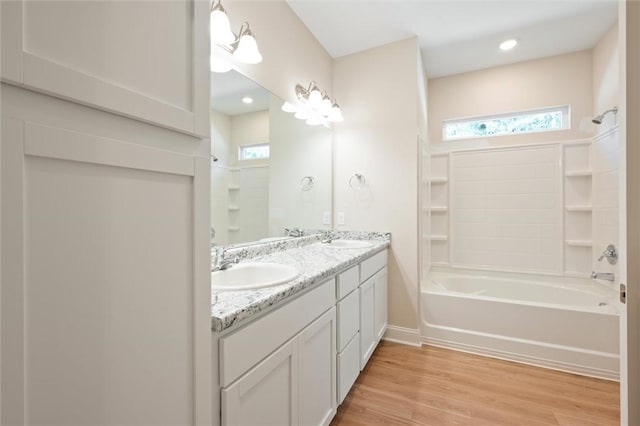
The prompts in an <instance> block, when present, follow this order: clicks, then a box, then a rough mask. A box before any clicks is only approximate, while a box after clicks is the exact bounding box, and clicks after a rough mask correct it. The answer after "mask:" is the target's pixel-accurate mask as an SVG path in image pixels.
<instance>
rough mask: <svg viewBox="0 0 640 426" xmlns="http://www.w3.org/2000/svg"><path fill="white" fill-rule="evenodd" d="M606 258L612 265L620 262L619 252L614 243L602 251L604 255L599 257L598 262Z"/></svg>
mask: <svg viewBox="0 0 640 426" xmlns="http://www.w3.org/2000/svg"><path fill="white" fill-rule="evenodd" d="M604 258H606V259H607V262H609V263H610V264H611V265H615V264H616V263H618V252H617V251H616V246H614V245H613V244H609V245H608V246H607V248H606V250H605V251H603V252H602V255H600V257H599V258H598V262H602V259H604Z"/></svg>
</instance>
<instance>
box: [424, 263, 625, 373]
mask: <svg viewBox="0 0 640 426" xmlns="http://www.w3.org/2000/svg"><path fill="white" fill-rule="evenodd" d="M565 281H566V282H565ZM565 281H560V279H557V280H556V281H555V282H552V281H550V280H549V279H548V278H539V279H534V278H526V276H517V275H514V274H502V275H500V274H493V275H488V274H487V273H483V272H474V273H468V274H467V273H465V274H460V273H452V272H448V271H435V272H430V273H429V275H428V276H427V280H426V282H425V283H423V287H422V300H421V311H422V330H421V332H422V337H423V339H424V341H425V342H426V343H428V344H432V345H437V346H443V347H449V348H454V349H460V350H466V351H469V352H475V353H480V354H485V355H490V356H495V357H499V358H504V359H509V360H513V361H519V362H525V363H529V364H534V365H540V366H544V367H549V368H554V369H559V370H564V371H570V372H573V373H578V374H585V375H589V376H595V377H601V378H607V379H614V380H616V379H618V377H619V373H618V371H619V356H618V354H619V331H618V330H619V314H618V309H617V303H618V302H617V300H616V298H617V292H615V291H614V290H612V289H611V288H609V287H606V286H604V285H602V284H599V283H597V282H595V281H592V280H587V279H584V280H582V279H571V280H565Z"/></svg>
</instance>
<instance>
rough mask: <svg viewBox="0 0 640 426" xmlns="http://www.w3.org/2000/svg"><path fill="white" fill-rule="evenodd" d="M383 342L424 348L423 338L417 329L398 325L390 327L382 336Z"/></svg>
mask: <svg viewBox="0 0 640 426" xmlns="http://www.w3.org/2000/svg"><path fill="white" fill-rule="evenodd" d="M382 340H387V341H389V342H395V343H401V344H403V345H409V346H416V347H418V348H419V347H422V336H421V335H420V330H419V329H417V328H406V327H400V326H397V325H388V326H387V329H386V331H385V333H384V336H382Z"/></svg>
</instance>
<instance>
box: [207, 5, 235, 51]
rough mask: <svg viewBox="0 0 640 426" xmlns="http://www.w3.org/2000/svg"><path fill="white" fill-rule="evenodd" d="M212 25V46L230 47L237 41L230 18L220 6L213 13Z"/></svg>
mask: <svg viewBox="0 0 640 426" xmlns="http://www.w3.org/2000/svg"><path fill="white" fill-rule="evenodd" d="M210 23H211V27H210V28H211V43H212V44H227V45H228V44H231V43H233V42H234V41H235V40H236V37H235V36H234V35H233V32H231V24H230V23H229V17H228V16H227V14H226V12H225V11H224V9H223V8H222V6H220V4H218V6H216V7H215V8H214V9H213V10H212V11H211V17H210Z"/></svg>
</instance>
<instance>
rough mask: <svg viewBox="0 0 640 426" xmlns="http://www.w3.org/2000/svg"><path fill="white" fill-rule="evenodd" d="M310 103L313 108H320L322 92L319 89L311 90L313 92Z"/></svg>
mask: <svg viewBox="0 0 640 426" xmlns="http://www.w3.org/2000/svg"><path fill="white" fill-rule="evenodd" d="M308 102H309V106H311V108H319V107H320V104H321V103H322V94H321V93H320V90H318V88H317V87H314V88H313V90H311V92H310V93H309V100H308Z"/></svg>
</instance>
